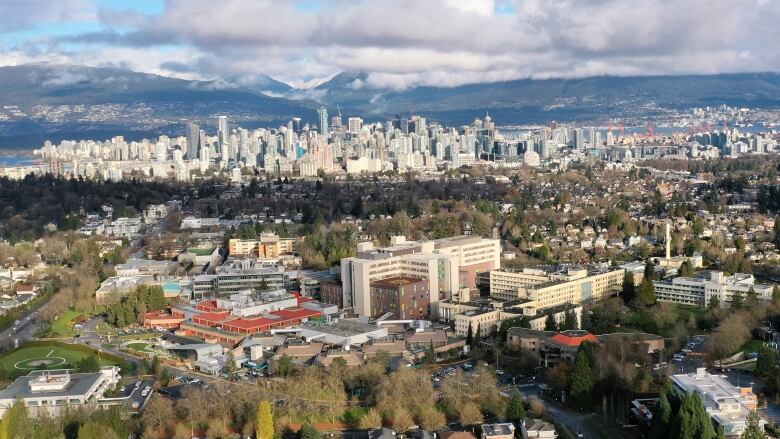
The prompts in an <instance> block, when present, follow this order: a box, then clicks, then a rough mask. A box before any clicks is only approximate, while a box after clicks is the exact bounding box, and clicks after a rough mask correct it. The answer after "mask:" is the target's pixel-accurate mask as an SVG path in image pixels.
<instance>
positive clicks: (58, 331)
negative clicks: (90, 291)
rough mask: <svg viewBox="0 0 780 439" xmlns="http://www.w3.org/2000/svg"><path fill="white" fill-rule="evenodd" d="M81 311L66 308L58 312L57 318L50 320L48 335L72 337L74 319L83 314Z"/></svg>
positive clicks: (73, 333)
mask: <svg viewBox="0 0 780 439" xmlns="http://www.w3.org/2000/svg"><path fill="white" fill-rule="evenodd" d="M83 315H84V313H83V312H81V311H72V310H68V311H65V312H63V313H62V314H60V316H59V317H58V318H57V320H54V321H53V322H51V330H50V331H49V333H50V335H49V336H50V337H73V336H74V335H75V333H76V332H75V331H74V330H73V325H74V323H75V322H74V320H75V319H76V318H78V317H81V316H83Z"/></svg>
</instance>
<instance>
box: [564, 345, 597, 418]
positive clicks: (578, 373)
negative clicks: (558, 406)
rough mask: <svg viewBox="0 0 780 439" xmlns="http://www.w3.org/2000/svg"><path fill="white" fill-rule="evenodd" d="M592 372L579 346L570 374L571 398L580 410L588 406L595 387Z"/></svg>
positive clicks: (586, 357) (583, 351)
mask: <svg viewBox="0 0 780 439" xmlns="http://www.w3.org/2000/svg"><path fill="white" fill-rule="evenodd" d="M595 384H596V383H595V380H594V378H593V371H592V370H591V369H590V361H588V355H587V354H586V353H585V350H584V349H583V348H582V346H580V349H579V350H578V351H577V356H576V357H575V359H574V370H573V371H572V374H571V390H570V392H571V396H572V397H573V398H574V401H575V402H576V403H577V405H578V406H579V408H580V409H583V408H585V407H587V406H588V405H589V404H590V396H591V392H592V391H593V387H594V386H595Z"/></svg>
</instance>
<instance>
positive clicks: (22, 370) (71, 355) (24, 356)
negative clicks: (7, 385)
mask: <svg viewBox="0 0 780 439" xmlns="http://www.w3.org/2000/svg"><path fill="white" fill-rule="evenodd" d="M97 355H98V354H97V352H95V351H92V350H89V349H88V348H86V346H75V347H69V346H67V345H62V344H39V343H35V344H28V345H23V346H22V347H20V348H19V349H16V350H13V351H11V352H9V353H7V354H5V355H3V356H2V357H0V366H2V367H3V369H4V370H5V372H6V373H7V374H8V375H9V376H10V377H11V378H16V377H18V376H22V375H26V374H27V373H28V372H30V371H32V370H49V369H72V368H75V367H76V363H78V362H79V361H80V360H81V359H82V358H85V357H88V356H97ZM99 359H100V365H101V366H108V365H113V364H117V362H116V359H114V358H108V357H106V356H105V355H101V356H100V357H99Z"/></svg>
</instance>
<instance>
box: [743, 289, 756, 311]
mask: <svg viewBox="0 0 780 439" xmlns="http://www.w3.org/2000/svg"><path fill="white" fill-rule="evenodd" d="M745 302H746V303H747V306H748V307H749V308H753V307H755V306H757V305H758V293H756V290H754V289H753V287H750V288H749V289H748V292H747V294H746V295H745Z"/></svg>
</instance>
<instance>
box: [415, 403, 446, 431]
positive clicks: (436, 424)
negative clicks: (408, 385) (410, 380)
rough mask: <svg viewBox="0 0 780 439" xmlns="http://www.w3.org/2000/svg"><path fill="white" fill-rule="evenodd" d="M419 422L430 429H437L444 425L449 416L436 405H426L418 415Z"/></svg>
mask: <svg viewBox="0 0 780 439" xmlns="http://www.w3.org/2000/svg"><path fill="white" fill-rule="evenodd" d="M417 423H418V424H419V425H420V426H421V427H422V428H424V429H426V430H428V431H436V430H438V429H440V428H442V427H444V425H445V424H446V423H447V418H446V417H445V416H444V413H442V412H440V411H439V410H438V409H437V408H436V407H435V406H433V405H425V406H423V407H421V409H420V413H419V414H418V415H417Z"/></svg>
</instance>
